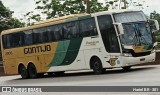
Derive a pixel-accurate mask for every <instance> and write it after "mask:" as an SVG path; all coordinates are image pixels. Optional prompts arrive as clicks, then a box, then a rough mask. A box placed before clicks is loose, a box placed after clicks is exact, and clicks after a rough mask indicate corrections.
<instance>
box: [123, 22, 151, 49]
mask: <svg viewBox="0 0 160 95" xmlns="http://www.w3.org/2000/svg"><path fill="white" fill-rule="evenodd" d="M122 25H123V28H124V34H123V35H121V37H120V38H121V41H122V44H125V45H136V46H140V45H151V44H153V41H152V35H151V30H150V27H149V24H148V23H145V22H136V23H124V24H122Z"/></svg>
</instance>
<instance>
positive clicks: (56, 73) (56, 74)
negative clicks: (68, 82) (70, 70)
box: [54, 71, 65, 76]
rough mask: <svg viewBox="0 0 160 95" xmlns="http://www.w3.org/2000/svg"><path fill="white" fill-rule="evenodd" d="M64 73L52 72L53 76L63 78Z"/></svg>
mask: <svg viewBox="0 0 160 95" xmlns="http://www.w3.org/2000/svg"><path fill="white" fill-rule="evenodd" d="M64 72H65V71H60V72H54V75H55V76H63V75H64Z"/></svg>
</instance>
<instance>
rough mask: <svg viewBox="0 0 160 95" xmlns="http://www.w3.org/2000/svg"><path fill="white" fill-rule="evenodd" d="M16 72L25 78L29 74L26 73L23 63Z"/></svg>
mask: <svg viewBox="0 0 160 95" xmlns="http://www.w3.org/2000/svg"><path fill="white" fill-rule="evenodd" d="M18 72H19V74H20V75H21V77H22V79H27V78H29V75H28V70H27V69H26V68H25V66H24V65H22V64H21V65H19V67H18Z"/></svg>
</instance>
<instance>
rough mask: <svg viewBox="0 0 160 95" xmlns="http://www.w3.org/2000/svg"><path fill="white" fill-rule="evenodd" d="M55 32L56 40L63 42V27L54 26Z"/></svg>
mask: <svg viewBox="0 0 160 95" xmlns="http://www.w3.org/2000/svg"><path fill="white" fill-rule="evenodd" d="M53 32H54V35H55V39H56V41H58V40H61V39H62V38H61V35H62V34H61V32H62V31H61V25H55V26H53Z"/></svg>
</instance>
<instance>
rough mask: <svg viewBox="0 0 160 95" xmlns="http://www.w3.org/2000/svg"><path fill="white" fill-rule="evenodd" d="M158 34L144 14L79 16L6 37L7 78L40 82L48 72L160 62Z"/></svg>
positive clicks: (3, 40)
mask: <svg viewBox="0 0 160 95" xmlns="http://www.w3.org/2000/svg"><path fill="white" fill-rule="evenodd" d="M152 21H154V24H155V30H153V29H151V27H150V24H149V20H148V19H147V18H146V16H145V15H144V13H143V12H142V11H134V10H116V11H103V12H97V13H93V14H75V15H69V16H65V17H59V18H56V19H52V20H48V21H43V22H39V23H36V24H35V25H33V26H29V27H24V28H17V29H10V30H5V31H3V32H2V33H1V50H2V57H3V66H4V70H5V73H6V74H20V75H21V76H22V78H36V77H37V76H39V75H42V74H44V73H49V74H52V73H54V74H61V73H64V72H65V71H73V70H89V69H93V71H94V72H95V73H96V74H100V73H102V72H103V71H104V70H105V69H110V68H117V67H122V68H123V69H124V70H128V69H130V67H131V66H133V65H136V64H141V63H146V62H152V61H155V52H153V47H154V42H153V36H152V33H153V32H155V31H157V30H159V24H158V23H157V21H156V20H152Z"/></svg>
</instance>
